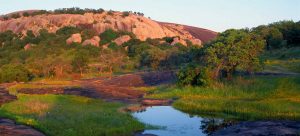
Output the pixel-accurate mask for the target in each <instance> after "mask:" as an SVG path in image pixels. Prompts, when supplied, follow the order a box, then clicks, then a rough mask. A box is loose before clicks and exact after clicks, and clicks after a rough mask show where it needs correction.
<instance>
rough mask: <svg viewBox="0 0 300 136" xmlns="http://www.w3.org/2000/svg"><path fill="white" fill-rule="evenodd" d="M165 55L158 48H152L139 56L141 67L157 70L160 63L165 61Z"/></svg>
mask: <svg viewBox="0 0 300 136" xmlns="http://www.w3.org/2000/svg"><path fill="white" fill-rule="evenodd" d="M166 56H167V54H166V53H165V52H164V51H162V50H161V49H159V48H156V47H152V48H151V49H149V50H147V51H145V52H143V53H142V55H141V64H142V66H147V67H151V68H152V69H158V68H159V66H160V65H161V62H163V60H165V59H166Z"/></svg>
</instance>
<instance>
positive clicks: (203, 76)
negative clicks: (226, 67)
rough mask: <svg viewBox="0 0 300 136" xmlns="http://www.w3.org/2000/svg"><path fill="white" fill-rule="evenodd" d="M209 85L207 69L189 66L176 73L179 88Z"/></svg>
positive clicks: (209, 77) (209, 78)
mask: <svg viewBox="0 0 300 136" xmlns="http://www.w3.org/2000/svg"><path fill="white" fill-rule="evenodd" d="M210 83H211V76H210V72H209V69H208V68H205V67H201V66H199V65H195V64H189V65H187V66H186V67H183V68H181V69H180V70H179V71H178V72H177V84H178V85H179V86H207V85H209V84H210Z"/></svg>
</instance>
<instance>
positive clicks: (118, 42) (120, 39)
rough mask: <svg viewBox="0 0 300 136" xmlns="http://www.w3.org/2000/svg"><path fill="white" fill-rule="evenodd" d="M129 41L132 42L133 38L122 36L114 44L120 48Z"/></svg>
mask: <svg viewBox="0 0 300 136" xmlns="http://www.w3.org/2000/svg"><path fill="white" fill-rule="evenodd" d="M129 40H131V37H130V36H129V35H124V36H121V37H119V38H117V39H115V40H114V42H115V43H116V44H117V45H119V46H120V45H122V44H123V43H126V42H128V41H129Z"/></svg>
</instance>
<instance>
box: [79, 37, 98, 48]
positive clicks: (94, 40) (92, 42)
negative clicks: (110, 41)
mask: <svg viewBox="0 0 300 136" xmlns="http://www.w3.org/2000/svg"><path fill="white" fill-rule="evenodd" d="M99 42H100V37H99V36H94V37H93V38H91V39H87V40H85V41H84V42H83V43H82V45H83V46H86V45H92V46H96V47H99Z"/></svg>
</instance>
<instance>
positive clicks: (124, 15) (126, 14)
mask: <svg viewBox="0 0 300 136" xmlns="http://www.w3.org/2000/svg"><path fill="white" fill-rule="evenodd" d="M129 15H130V12H129V11H124V12H123V13H122V17H128V16H129Z"/></svg>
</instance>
